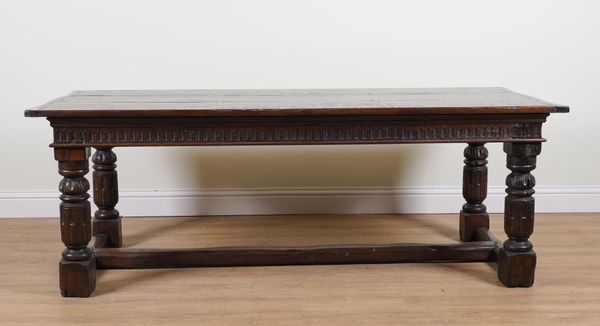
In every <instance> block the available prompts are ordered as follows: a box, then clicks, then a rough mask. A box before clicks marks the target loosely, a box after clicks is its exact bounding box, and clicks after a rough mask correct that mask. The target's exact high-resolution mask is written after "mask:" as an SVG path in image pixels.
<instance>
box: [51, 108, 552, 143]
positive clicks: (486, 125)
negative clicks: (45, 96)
mask: <svg viewBox="0 0 600 326" xmlns="http://www.w3.org/2000/svg"><path fill="white" fill-rule="evenodd" d="M547 116H548V114H498V115H429V116H417V117H415V116H358V117H357V116H335V117H327V116H315V117H306V116H298V117H234V118H232V117H204V118H192V117H187V118H185V117H173V118H129V117H115V118H48V120H49V121H50V124H51V126H52V127H53V129H54V142H53V143H52V144H51V146H53V147H82V146H85V147H103V146H110V147H119V146H211V145H212V146H214V145H311V144H314V145H317V144H403V143H464V142H470V143H487V142H542V141H545V139H544V138H542V124H543V123H544V122H545V121H546V117H547Z"/></svg>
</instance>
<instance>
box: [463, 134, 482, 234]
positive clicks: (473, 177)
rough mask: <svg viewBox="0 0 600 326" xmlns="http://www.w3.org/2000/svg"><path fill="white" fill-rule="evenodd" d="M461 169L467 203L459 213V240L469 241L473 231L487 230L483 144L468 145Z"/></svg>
mask: <svg viewBox="0 0 600 326" xmlns="http://www.w3.org/2000/svg"><path fill="white" fill-rule="evenodd" d="M464 155H465V161H464V162H465V167H464V168H463V197H464V198H465V200H466V201H467V202H466V203H465V204H464V205H463V207H462V210H461V211H460V231H459V233H460V239H461V240H462V241H471V240H473V237H474V235H475V230H477V228H480V227H484V228H489V227H490V221H489V215H488V213H487V212H486V207H485V205H484V204H483V201H484V200H485V197H487V166H486V164H487V160H486V159H487V157H488V151H487V149H486V148H485V146H484V144H468V146H467V148H465V152H464Z"/></svg>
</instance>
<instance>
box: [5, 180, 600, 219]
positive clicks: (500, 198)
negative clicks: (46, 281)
mask: <svg viewBox="0 0 600 326" xmlns="http://www.w3.org/2000/svg"><path fill="white" fill-rule="evenodd" d="M504 196H505V193H504V188H491V189H489V191H488V198H487V199H486V201H485V204H486V205H487V207H488V211H489V212H494V213H497V212H502V210H503V205H504ZM120 197H121V199H120V202H119V204H118V206H117V208H118V209H119V211H121V214H123V215H124V216H196V215H267V214H384V213H457V212H458V211H459V210H460V208H461V206H462V204H463V202H464V200H463V198H462V195H461V189H459V188H277V189H263V188H259V189H256V188H254V189H248V188H243V189H217V190H165V191H162V190H161V191H146V190H142V191H140V190H124V191H121V192H120ZM535 198H536V211H537V212H600V187H536V195H535ZM58 203H59V200H58V192H56V191H35V192H0V217H51V216H57V215H58Z"/></svg>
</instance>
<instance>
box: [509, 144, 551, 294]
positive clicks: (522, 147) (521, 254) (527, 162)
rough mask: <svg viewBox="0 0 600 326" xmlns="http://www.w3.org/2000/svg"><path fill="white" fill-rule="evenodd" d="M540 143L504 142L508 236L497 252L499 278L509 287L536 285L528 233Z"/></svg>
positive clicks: (533, 257)
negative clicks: (509, 171) (506, 172)
mask: <svg viewBox="0 0 600 326" xmlns="http://www.w3.org/2000/svg"><path fill="white" fill-rule="evenodd" d="M541 149H542V144H541V143H505V144H504V152H506V154H507V160H506V166H507V167H508V168H509V169H510V170H511V173H510V174H509V175H508V177H506V186H507V188H506V193H507V194H508V195H507V196H506V198H505V201H504V231H505V232H506V234H507V235H508V239H507V240H506V241H504V245H503V248H501V249H500V251H499V253H498V278H499V279H500V281H502V283H504V285H506V286H508V287H530V286H532V285H533V280H534V274H535V263H536V255H535V252H534V251H533V245H532V243H531V242H530V241H529V237H530V236H531V234H532V233H533V219H534V198H533V196H532V195H533V194H534V192H535V191H534V190H533V187H534V186H535V178H534V177H533V175H531V173H530V172H531V170H533V169H535V163H536V156H537V155H539V154H540V152H541Z"/></svg>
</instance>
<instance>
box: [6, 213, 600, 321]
mask: <svg viewBox="0 0 600 326" xmlns="http://www.w3.org/2000/svg"><path fill="white" fill-rule="evenodd" d="M536 219H537V220H536V230H535V233H534V236H533V238H532V240H533V243H534V248H535V250H536V251H537V253H538V269H537V277H536V283H535V285H534V286H533V287H532V288H529V289H507V288H504V287H502V286H501V285H500V283H499V282H498V281H497V278H496V270H495V265H494V264H486V263H470V264H465V263H463V264H386V265H338V266H285V267H236V268H204V269H202V268H198V269H178V270H173V269H165V270H110V271H100V272H99V273H98V285H97V289H96V292H95V294H94V295H93V296H92V297H91V298H88V299H77V298H62V297H61V296H60V294H59V291H58V275H57V270H58V260H59V257H60V251H61V250H62V244H61V242H60V237H59V232H58V220H57V219H48V218H46V219H0V259H2V261H1V262H0V325H42V324H43V325H76V324H79V325H89V326H92V325H204V324H206V325H228V324H238V325H248V324H258V325H265V324H277V325H335V324H343V325H348V324H358V325H458V324H460V325H500V324H503V325H517V324H519V325H544V326H548V325H561V324H565V325H567V324H568V325H600V213H598V214H539V215H538V216H536ZM123 229H124V242H125V246H129V247H208V246H233V245H313V244H340V243H371V244H377V243H392V242H432V243H433V242H440V243H442V242H456V241H458V240H457V233H458V231H457V229H458V216H457V214H456V215H363V216H357V215H352V216H336V215H312V216H292V215H290V216H235V217H195V218H191V217H186V218H145V219H142V218H125V219H124V221H123ZM492 231H494V233H495V234H496V235H497V236H498V237H499V238H501V239H504V238H505V237H504V233H503V231H502V216H500V215H493V216H492Z"/></svg>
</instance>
